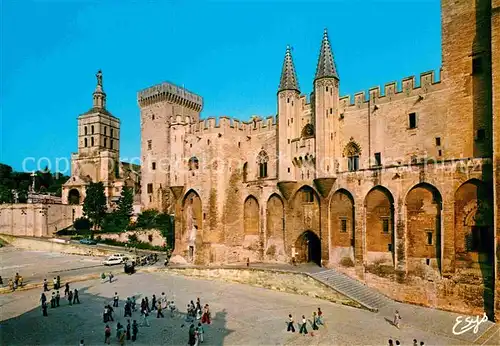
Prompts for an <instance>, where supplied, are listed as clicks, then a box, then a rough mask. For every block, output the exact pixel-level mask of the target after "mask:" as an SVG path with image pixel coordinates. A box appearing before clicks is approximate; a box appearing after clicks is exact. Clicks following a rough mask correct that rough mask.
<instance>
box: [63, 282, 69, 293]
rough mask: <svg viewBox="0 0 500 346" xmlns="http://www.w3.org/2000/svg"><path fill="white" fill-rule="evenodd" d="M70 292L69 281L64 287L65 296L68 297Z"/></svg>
mask: <svg viewBox="0 0 500 346" xmlns="http://www.w3.org/2000/svg"><path fill="white" fill-rule="evenodd" d="M68 294H69V282H66V287H65V288H64V296H65V297H67V296H68Z"/></svg>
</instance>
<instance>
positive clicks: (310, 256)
mask: <svg viewBox="0 0 500 346" xmlns="http://www.w3.org/2000/svg"><path fill="white" fill-rule="evenodd" d="M295 251H296V252H295V253H296V256H295V261H296V262H298V263H308V262H312V263H316V264H317V265H319V266H321V240H320V239H319V238H318V236H317V235H316V233H314V232H311V231H305V232H304V233H302V234H301V235H300V236H299V237H298V238H297V241H296V242H295Z"/></svg>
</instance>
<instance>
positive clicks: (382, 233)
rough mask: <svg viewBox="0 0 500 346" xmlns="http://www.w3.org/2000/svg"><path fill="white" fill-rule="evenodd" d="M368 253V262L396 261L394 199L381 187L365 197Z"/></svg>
mask: <svg viewBox="0 0 500 346" xmlns="http://www.w3.org/2000/svg"><path fill="white" fill-rule="evenodd" d="M365 212H366V218H365V227H366V251H367V260H368V261H379V260H387V261H393V260H394V251H395V249H394V244H395V236H394V198H393V197H392V194H391V192H390V191H389V190H388V189H387V188H385V187H383V186H381V185H377V186H375V187H373V188H372V189H371V190H370V191H369V192H368V194H367V195H366V197H365Z"/></svg>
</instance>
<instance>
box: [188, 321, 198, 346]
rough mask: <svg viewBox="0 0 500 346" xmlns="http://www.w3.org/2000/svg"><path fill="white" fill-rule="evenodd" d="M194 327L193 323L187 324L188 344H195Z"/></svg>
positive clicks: (192, 345) (191, 345)
mask: <svg viewBox="0 0 500 346" xmlns="http://www.w3.org/2000/svg"><path fill="white" fill-rule="evenodd" d="M195 342H196V341H195V329H194V324H191V325H190V326H189V332H188V345H189V346H194V344H195Z"/></svg>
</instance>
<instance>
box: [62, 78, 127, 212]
mask: <svg viewBox="0 0 500 346" xmlns="http://www.w3.org/2000/svg"><path fill="white" fill-rule="evenodd" d="M96 79H97V85H96V87H95V90H94V93H93V94H92V99H93V101H92V108H91V109H90V110H88V111H87V112H85V113H83V114H81V115H80V116H79V117H78V152H77V153H73V154H72V155H71V178H70V179H69V180H68V182H66V183H65V184H64V186H63V196H62V197H63V203H71V204H78V203H81V202H82V201H83V197H84V195H85V186H86V185H87V184H88V183H89V182H99V181H100V182H103V183H104V187H105V194H106V197H108V202H109V200H110V197H111V196H113V195H114V192H115V191H113V189H114V187H113V182H114V181H115V180H116V179H117V178H118V177H119V170H120V161H119V158H120V120H119V119H118V118H116V117H115V116H113V115H112V114H111V113H110V112H109V111H108V110H107V109H106V93H105V92H104V90H103V83H102V72H101V71H100V70H99V71H98V72H97V74H96ZM118 194H119V192H118ZM77 200H78V203H77Z"/></svg>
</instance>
